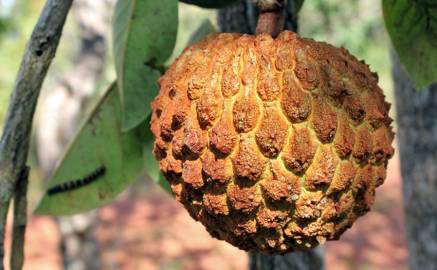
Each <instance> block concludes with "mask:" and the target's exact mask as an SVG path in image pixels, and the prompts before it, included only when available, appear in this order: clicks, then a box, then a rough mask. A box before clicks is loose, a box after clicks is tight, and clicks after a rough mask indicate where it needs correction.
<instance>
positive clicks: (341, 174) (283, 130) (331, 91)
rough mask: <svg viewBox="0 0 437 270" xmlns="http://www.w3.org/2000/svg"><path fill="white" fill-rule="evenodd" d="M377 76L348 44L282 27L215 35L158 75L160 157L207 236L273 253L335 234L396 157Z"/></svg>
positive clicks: (358, 211) (366, 201) (361, 207)
mask: <svg viewBox="0 0 437 270" xmlns="http://www.w3.org/2000/svg"><path fill="white" fill-rule="evenodd" d="M377 81H378V77H377V75H376V74H375V73H372V72H370V70H369V68H368V66H367V65H366V64H364V62H360V61H358V60H357V59H356V58H355V57H353V56H351V55H350V54H349V53H348V52H347V50H346V49H343V48H342V49H338V48H335V47H332V46H330V45H328V44H326V43H321V42H316V41H314V40H311V39H304V38H301V37H299V36H298V35H296V34H294V33H292V32H288V31H285V32H282V33H281V34H280V35H279V36H278V37H277V38H276V39H273V38H272V37H270V36H269V35H267V34H260V35H257V36H252V35H241V34H225V33H222V34H214V35H210V36H208V37H207V38H205V39H204V40H203V41H201V42H199V43H197V44H195V45H193V46H191V47H189V48H188V49H186V50H185V51H184V52H183V54H182V55H181V56H180V57H179V58H178V59H177V60H176V61H175V62H174V63H173V64H172V65H171V67H170V68H169V69H168V71H167V72H166V73H165V75H164V76H162V78H161V79H160V80H159V84H160V93H159V95H158V96H157V97H156V99H155V100H154V101H153V103H152V109H153V115H152V120H151V129H152V132H153V134H154V137H155V141H154V155H155V157H156V158H157V159H158V160H159V163H160V168H161V170H162V172H163V173H164V175H165V176H166V178H167V180H168V182H169V183H170V185H171V188H172V190H173V192H174V194H175V196H176V199H177V200H178V201H180V202H181V203H182V204H183V205H184V206H185V208H186V209H187V210H188V212H189V213H190V214H191V216H192V217H193V218H194V219H195V220H198V221H200V222H201V223H203V225H205V227H206V229H207V230H208V231H209V233H210V234H211V235H212V236H214V237H216V238H218V239H222V240H226V241H228V242H229V243H231V244H233V245H235V246H237V247H239V248H241V249H244V250H247V251H262V252H266V253H270V254H279V253H285V252H289V251H293V250H305V249H308V248H313V247H315V246H317V245H318V244H320V243H323V242H325V240H332V239H338V237H339V236H340V235H341V234H342V233H343V232H344V231H345V230H346V229H347V228H349V227H350V226H351V225H352V223H353V222H354V221H355V220H356V219H357V217H359V216H360V215H363V214H364V213H365V212H367V211H368V210H369V209H370V207H371V205H372V203H373V201H374V195H375V188H376V187H377V186H379V185H381V184H382V183H383V181H384V179H385V174H386V167H387V161H388V159H389V158H390V157H391V156H392V155H393V148H392V147H391V143H392V141H393V136H394V134H393V132H392V128H391V127H390V124H391V122H392V120H391V119H390V117H389V116H388V110H389V107H390V105H389V104H388V103H386V102H385V101H384V95H383V93H382V90H381V89H380V88H379V87H378V86H377Z"/></svg>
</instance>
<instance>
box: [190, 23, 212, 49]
mask: <svg viewBox="0 0 437 270" xmlns="http://www.w3.org/2000/svg"><path fill="white" fill-rule="evenodd" d="M214 32H217V29H216V28H215V26H214V25H213V24H212V23H211V21H210V20H209V19H205V20H204V21H203V22H202V24H201V25H200V26H199V28H197V30H196V32H194V33H193V34H192V35H191V37H190V40H189V41H188V45H192V44H194V43H196V42H198V41H200V40H202V39H203V38H204V37H205V36H207V35H208V34H211V33H214Z"/></svg>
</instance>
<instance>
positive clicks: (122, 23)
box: [113, 0, 178, 131]
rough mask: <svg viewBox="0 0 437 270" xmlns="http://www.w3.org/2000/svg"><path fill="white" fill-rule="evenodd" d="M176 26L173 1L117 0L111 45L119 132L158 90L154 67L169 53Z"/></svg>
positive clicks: (140, 117)
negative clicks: (118, 102)
mask: <svg viewBox="0 0 437 270" xmlns="http://www.w3.org/2000/svg"><path fill="white" fill-rule="evenodd" d="M177 27H178V2H177V0H158V1H156V0H118V1H117V5H116V6H115V13H114V19H113V47H114V58H115V67H116V72H117V78H118V79H117V82H118V87H119V92H120V97H121V104H122V109H123V131H127V130H130V129H132V128H134V127H136V126H138V125H139V124H140V123H141V122H142V121H144V119H145V118H146V117H147V115H148V114H149V113H150V106H149V103H150V102H151V101H152V100H153V98H154V97H155V95H156V93H157V92H158V86H157V85H156V80H157V79H158V77H159V74H158V72H157V71H154V69H157V68H158V67H159V66H161V65H163V63H164V62H165V60H166V59H167V58H168V57H169V56H170V55H171V53H172V51H173V48H174V45H175V42H176V34H177Z"/></svg>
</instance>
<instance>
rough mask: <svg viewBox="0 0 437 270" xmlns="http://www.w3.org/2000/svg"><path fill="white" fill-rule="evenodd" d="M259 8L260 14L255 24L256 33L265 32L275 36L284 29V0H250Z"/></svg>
mask: <svg viewBox="0 0 437 270" xmlns="http://www.w3.org/2000/svg"><path fill="white" fill-rule="evenodd" d="M252 1H253V3H254V4H255V5H256V6H257V7H258V8H259V10H260V14H259V17H258V23H257V26H256V33H257V34H261V33H267V34H270V35H271V36H272V37H276V36H278V35H279V33H280V32H281V31H282V30H283V29H284V25H285V2H286V1H284V0H252Z"/></svg>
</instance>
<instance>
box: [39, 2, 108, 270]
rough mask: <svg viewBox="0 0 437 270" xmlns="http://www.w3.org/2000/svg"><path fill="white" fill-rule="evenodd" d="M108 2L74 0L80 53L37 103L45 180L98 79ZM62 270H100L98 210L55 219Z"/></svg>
mask: <svg viewBox="0 0 437 270" xmlns="http://www.w3.org/2000/svg"><path fill="white" fill-rule="evenodd" d="M113 2H114V1H112V0H93V1H89V0H76V1H75V2H74V5H73V14H74V16H75V19H76V22H77V24H78V25H79V37H78V38H79V40H80V50H79V52H78V54H77V56H76V59H74V64H73V67H72V68H71V70H69V71H68V72H67V73H66V74H64V75H63V76H62V77H61V78H60V79H59V82H58V83H57V84H56V85H55V86H54V87H52V90H51V91H50V92H48V93H47V94H46V95H45V96H44V97H43V99H42V100H41V101H42V103H43V105H42V110H43V111H42V112H41V115H40V122H39V125H38V132H37V142H38V147H37V148H38V149H41V151H38V161H39V164H40V166H41V168H42V171H43V173H44V175H45V177H48V176H50V175H51V174H52V172H53V170H54V168H55V165H56V162H57V161H58V160H59V157H60V155H61V154H62V152H63V151H64V150H65V147H66V146H67V144H68V142H69V141H70V140H71V139H72V138H73V136H74V135H75V134H76V131H77V128H78V124H79V122H80V120H81V119H82V117H83V111H84V108H85V106H86V104H87V103H88V102H89V101H90V98H91V97H92V96H93V94H94V93H95V90H96V89H97V85H98V83H99V81H100V80H101V77H102V73H103V70H104V65H105V58H106V54H107V46H106V37H107V33H108V32H109V22H110V16H109V15H110V11H111V10H112V9H111V8H110V7H111V5H112V4H113ZM57 223H58V225H59V228H60V232H61V247H60V250H61V252H62V257H63V262H64V268H65V269H67V270H85V269H87V270H98V269H101V266H102V264H101V259H100V249H99V246H98V243H97V240H96V237H95V228H96V226H97V223H98V219H97V210H94V211H91V212H88V213H84V214H78V215H73V216H68V217H59V218H57Z"/></svg>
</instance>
